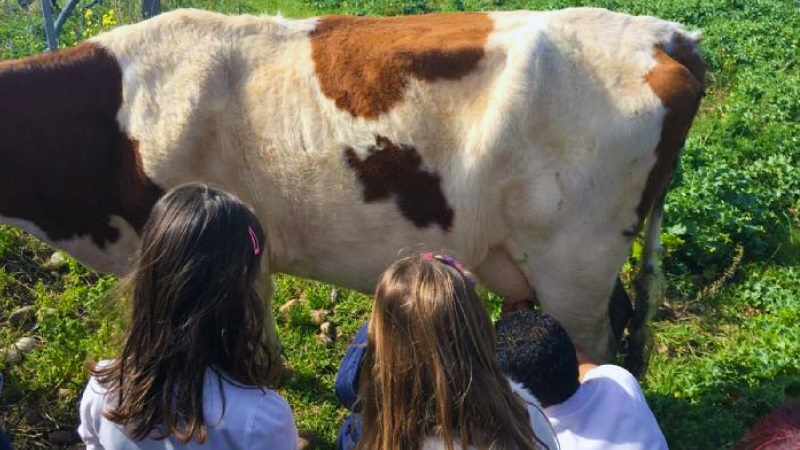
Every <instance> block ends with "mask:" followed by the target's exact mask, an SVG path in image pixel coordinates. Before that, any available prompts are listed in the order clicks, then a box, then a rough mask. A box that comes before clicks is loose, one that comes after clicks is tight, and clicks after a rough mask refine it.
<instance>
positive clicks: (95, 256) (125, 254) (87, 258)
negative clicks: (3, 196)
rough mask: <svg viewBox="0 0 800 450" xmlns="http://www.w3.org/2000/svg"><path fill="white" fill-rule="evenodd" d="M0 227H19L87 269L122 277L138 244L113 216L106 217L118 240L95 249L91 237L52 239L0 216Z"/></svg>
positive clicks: (30, 224)
mask: <svg viewBox="0 0 800 450" xmlns="http://www.w3.org/2000/svg"><path fill="white" fill-rule="evenodd" d="M0 223H1V224H6V225H12V226H15V227H18V228H20V229H22V230H23V231H26V232H28V233H30V234H32V235H34V236H36V237H37V238H39V239H41V240H42V241H44V242H46V243H47V244H50V245H52V246H54V247H57V248H60V249H62V250H64V251H66V252H67V253H69V254H70V255H72V256H73V257H74V258H75V259H77V260H79V261H81V262H82V263H84V264H86V265H87V266H89V267H92V268H94V269H97V270H103V271H107V272H112V273H117V274H123V273H125V271H126V270H127V268H128V265H129V261H130V258H131V257H132V256H133V254H134V252H135V251H136V247H137V245H138V242H139V238H138V236H137V234H136V230H134V228H133V227H132V226H131V225H130V224H129V223H128V222H126V221H125V219H123V218H122V217H119V216H117V215H113V214H112V215H111V216H110V217H109V221H108V224H109V226H111V227H113V228H116V229H117V230H119V233H120V238H119V239H118V240H117V241H116V242H114V243H113V244H107V245H106V247H105V248H100V247H98V246H97V245H96V244H95V243H94V242H93V241H92V239H91V237H90V236H75V237H72V238H69V239H61V240H54V239H51V238H50V237H49V236H48V235H47V233H46V232H45V231H44V230H42V229H41V228H40V227H39V226H37V225H36V224H35V223H33V222H30V221H28V220H21V219H17V218H13V217H5V216H3V215H0Z"/></svg>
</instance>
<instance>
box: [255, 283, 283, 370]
mask: <svg viewBox="0 0 800 450" xmlns="http://www.w3.org/2000/svg"><path fill="white" fill-rule="evenodd" d="M258 292H259V293H260V294H261V295H263V296H264V297H263V300H264V335H263V339H264V344H265V345H266V347H267V350H268V353H267V354H266V355H264V357H265V358H266V359H267V360H268V361H269V364H270V369H271V372H272V374H271V378H272V381H273V382H277V381H278V379H279V378H280V376H281V373H282V372H283V359H282V358H281V343H280V339H279V338H278V328H277V324H276V322H275V313H274V311H273V305H274V303H273V299H274V297H275V283H274V280H273V279H272V275H271V274H269V273H268V272H267V271H266V270H265V271H263V273H262V274H261V277H260V278H259V280H258Z"/></svg>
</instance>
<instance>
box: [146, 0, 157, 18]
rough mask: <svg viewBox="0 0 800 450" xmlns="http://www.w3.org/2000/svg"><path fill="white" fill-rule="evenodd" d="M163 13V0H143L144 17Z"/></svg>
mask: <svg viewBox="0 0 800 450" xmlns="http://www.w3.org/2000/svg"><path fill="white" fill-rule="evenodd" d="M159 14H161V0H142V19H149V18H151V17H154V16H157V15H159Z"/></svg>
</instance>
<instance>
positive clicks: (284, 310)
mask: <svg viewBox="0 0 800 450" xmlns="http://www.w3.org/2000/svg"><path fill="white" fill-rule="evenodd" d="M298 306H300V300H297V299H292V300H289V301H288V302H286V303H284V304H283V305H281V307H280V308H278V312H280V313H281V314H285V315H288V314H289V313H290V312H292V310H294V309H295V308H297V307H298Z"/></svg>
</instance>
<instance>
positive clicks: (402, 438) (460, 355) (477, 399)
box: [356, 253, 557, 450]
mask: <svg viewBox="0 0 800 450" xmlns="http://www.w3.org/2000/svg"><path fill="white" fill-rule="evenodd" d="M494 351H495V337H494V330H493V327H492V324H491V321H490V320H489V316H488V314H487V312H486V310H485V308H484V306H483V304H482V303H481V300H480V297H479V296H478V293H477V291H476V290H475V281H474V279H473V278H472V276H471V275H470V274H469V273H467V272H466V271H464V270H463V269H462V268H461V266H460V265H459V264H458V263H456V262H455V261H454V260H452V259H450V258H448V257H444V256H439V255H433V254H431V253H426V254H422V255H418V256H411V257H406V258H403V259H401V260H399V261H397V262H395V263H394V264H393V265H392V266H391V267H389V269H388V270H386V272H384V274H383V275H382V277H381V279H380V281H379V283H378V287H377V290H376V293H375V300H374V303H373V309H372V317H371V319H370V322H369V328H368V338H367V345H366V351H365V357H364V362H363V366H362V369H361V374H360V377H359V382H358V384H359V389H358V391H359V396H358V397H359V400H358V403H359V406H360V410H361V413H362V420H363V429H362V434H361V436H360V439H359V441H358V444H357V445H356V449H359V450H367V449H368V450H434V449H447V450H456V449H467V448H469V449H478V450H482V449H492V450H539V449H544V448H548V449H550V450H555V449H556V448H557V445H556V444H555V441H554V439H555V438H554V436H553V434H552V432H550V433H549V434H548V433H546V432H549V431H550V430H549V428H548V427H547V424H546V419H544V418H543V417H540V415H537V416H536V417H535V418H534V419H533V420H531V419H530V417H529V415H528V410H527V409H526V406H525V405H524V404H523V403H522V402H521V401H520V399H519V398H518V397H517V396H516V395H515V394H514V393H513V392H512V390H511V388H510V386H509V382H508V380H507V379H506V378H505V376H503V374H502V373H501V372H500V370H499V369H498V366H497V362H496V359H495V354H494ZM542 420H544V422H545V424H544V425H545V427H541V426H540V425H541V421H542ZM534 430H536V431H534ZM543 430H546V431H543Z"/></svg>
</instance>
